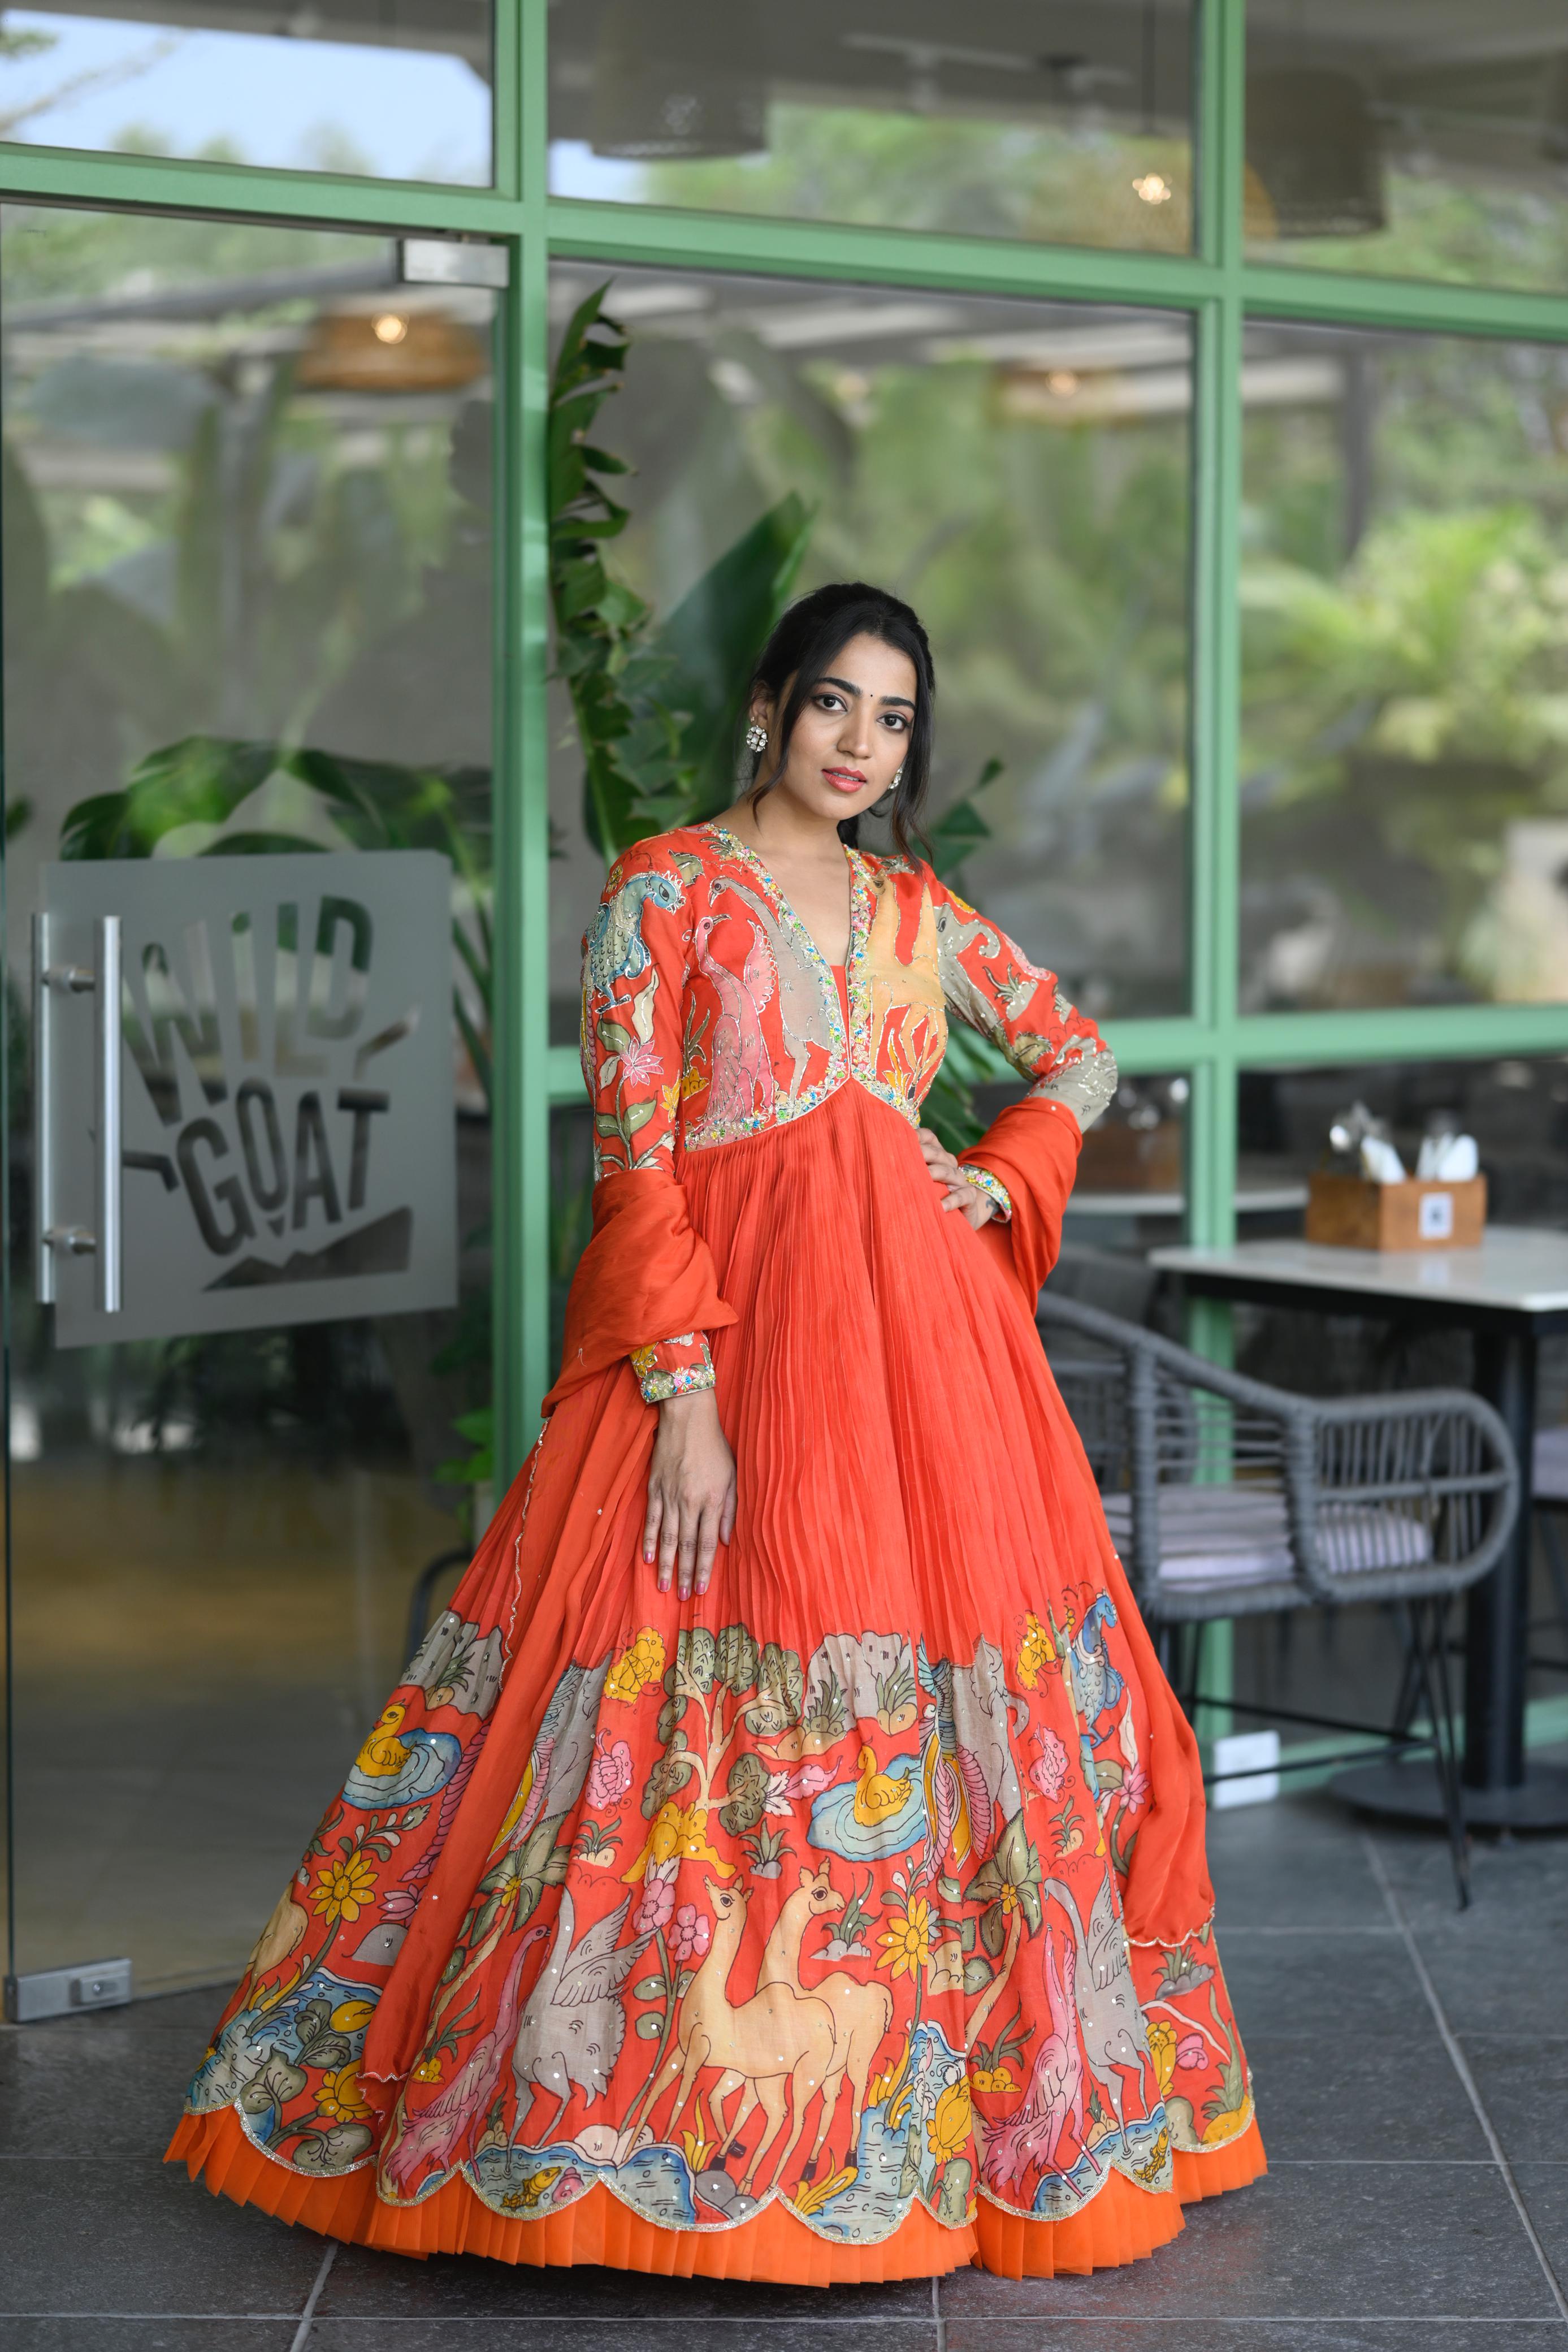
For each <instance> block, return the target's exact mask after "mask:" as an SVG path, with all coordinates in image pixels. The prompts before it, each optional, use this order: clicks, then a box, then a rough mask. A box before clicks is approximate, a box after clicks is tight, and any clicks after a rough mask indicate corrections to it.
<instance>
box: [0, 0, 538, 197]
mask: <svg viewBox="0 0 1568 2352" xmlns="http://www.w3.org/2000/svg"><path fill="white" fill-rule="evenodd" d="M493 16H494V12H493V8H492V5H491V0H383V5H379V6H378V7H377V8H376V9H375V10H374V11H373V12H370V11H366V10H365V9H363V8H362V7H361V6H358V5H355V0H325V5H322V6H320V7H314V6H313V7H311V8H308V9H300V10H291V11H289V10H278V11H276V12H274V13H273V14H271V15H270V16H269V15H268V13H267V11H265V10H257V9H255V8H250V7H245V6H241V5H235V0H105V5H102V6H93V5H87V6H78V7H76V8H73V9H71V10H69V11H66V10H56V9H48V10H45V9H35V8H25V9H16V8H13V9H7V11H6V13H5V29H4V32H3V33H0V139H9V140H20V141H25V142H31V141H38V142H42V143H43V144H45V145H47V146H51V147H84V148H92V149H98V150H102V149H110V150H112V151H116V152H121V153H132V154H144V155H189V156H199V157H204V158H206V159H209V160H211V161H213V162H217V163H259V164H270V165H273V166H290V167H292V168H293V169H295V170H297V171H312V172H340V173H350V174H353V175H356V176H359V175H363V176H367V177H371V178H374V179H393V180H434V181H440V182H443V183H445V184H462V185H465V186H487V185H488V184H489V182H490V178H491V103H490V81H491V41H492V25H493Z"/></svg>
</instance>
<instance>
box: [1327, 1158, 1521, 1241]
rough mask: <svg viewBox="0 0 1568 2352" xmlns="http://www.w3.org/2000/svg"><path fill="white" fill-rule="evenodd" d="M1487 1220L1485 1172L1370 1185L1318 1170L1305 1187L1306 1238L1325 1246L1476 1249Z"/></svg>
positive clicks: (1359, 1178)
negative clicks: (1450, 1178) (1448, 1179)
mask: <svg viewBox="0 0 1568 2352" xmlns="http://www.w3.org/2000/svg"><path fill="white" fill-rule="evenodd" d="M1486 1221H1487V1180H1486V1178H1485V1177H1484V1176H1469V1177H1467V1178H1466V1179H1465V1180H1464V1181H1462V1182H1460V1183H1457V1184H1455V1183H1445V1182H1443V1181H1441V1180H1440V1179H1436V1178H1433V1179H1422V1178H1418V1177H1407V1178H1406V1180H1405V1181H1404V1182H1403V1183H1400V1184H1375V1183H1373V1182H1372V1181H1371V1180H1370V1178H1368V1177H1365V1176H1335V1175H1333V1174H1331V1173H1330V1172H1329V1171H1327V1170H1326V1169H1320V1170H1318V1171H1316V1172H1315V1173H1314V1174H1313V1175H1312V1178H1311V1179H1310V1181H1309V1183H1308V1188H1307V1223H1306V1235H1307V1239H1308V1241H1310V1242H1322V1243H1323V1244H1325V1245H1326V1246H1327V1247H1328V1248H1330V1249H1368V1250H1440V1249H1479V1247H1480V1239H1481V1228H1482V1227H1483V1226H1484V1225H1485V1223H1486Z"/></svg>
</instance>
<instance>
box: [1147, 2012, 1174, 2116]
mask: <svg viewBox="0 0 1568 2352" xmlns="http://www.w3.org/2000/svg"><path fill="white" fill-rule="evenodd" d="M1149 2055H1150V2057H1151V2058H1152V2059H1153V2060H1154V2062H1155V2076H1156V2078H1157V2079H1158V2082H1159V2086H1160V2096H1161V2098H1162V2099H1163V2098H1164V2097H1165V2095H1166V2092H1167V2091H1168V2090H1169V2089H1170V2086H1171V2077H1172V2075H1173V2074H1175V2073H1176V2028H1175V2027H1174V2026H1173V2025H1167V2024H1166V2021H1165V2019H1164V2018H1163V2017H1156V2018H1155V2021H1154V2023H1153V2024H1152V2025H1151V2026H1150V2028H1149Z"/></svg>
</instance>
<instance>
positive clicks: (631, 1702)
mask: <svg viewBox="0 0 1568 2352" xmlns="http://www.w3.org/2000/svg"><path fill="white" fill-rule="evenodd" d="M663 1675H664V1642H663V1641H662V1639H661V1638H660V1635H659V1633H658V1631H657V1629H656V1628H655V1627H654V1626H652V1625H644V1626H643V1630H642V1632H641V1633H639V1634H638V1636H637V1638H636V1640H635V1641H634V1642H631V1643H628V1644H627V1646H626V1648H625V1649H623V1650H622V1653H621V1655H620V1656H619V1657H618V1658H617V1659H616V1661H615V1664H613V1665H612V1667H611V1669H610V1673H609V1675H608V1677H607V1679H606V1681H605V1685H604V1696H605V1697H606V1698H614V1699H619V1700H620V1702H621V1704H622V1706H636V1704H637V1701H638V1700H639V1699H640V1698H641V1697H642V1696H643V1692H644V1691H645V1690H646V1689H647V1687H648V1685H649V1684H650V1683H656V1682H658V1681H659V1680H660V1679H661V1677H662V1676H663Z"/></svg>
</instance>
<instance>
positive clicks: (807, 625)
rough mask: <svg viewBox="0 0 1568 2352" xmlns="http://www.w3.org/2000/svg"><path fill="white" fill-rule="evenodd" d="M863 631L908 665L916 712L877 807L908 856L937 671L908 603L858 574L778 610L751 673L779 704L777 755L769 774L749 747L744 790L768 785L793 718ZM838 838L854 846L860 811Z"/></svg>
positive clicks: (751, 795)
mask: <svg viewBox="0 0 1568 2352" xmlns="http://www.w3.org/2000/svg"><path fill="white" fill-rule="evenodd" d="M861 636H865V637H880V638H881V640H882V642H883V645H886V646H895V647H896V648H897V650H898V651H899V652H900V653H901V654H907V655H908V656H909V659H910V661H911V663H912V664H913V665H914V669H915V680H916V686H915V718H914V720H913V722H912V723H911V726H910V730H909V736H908V749H907V750H906V751H905V752H904V772H903V774H902V776H901V777H900V779H899V782H898V785H897V787H896V789H895V791H894V796H893V805H892V807H891V808H890V809H888V810H886V811H885V812H883V814H885V815H886V817H887V823H888V827H889V830H890V831H891V833H892V835H893V838H894V845H895V847H896V848H897V850H898V852H899V855H900V856H903V857H907V856H910V855H911V848H910V836H911V835H912V834H918V831H919V824H920V811H921V807H922V805H923V803H924V802H925V788H926V785H927V784H928V783H929V782H930V778H931V744H932V735H933V711H932V704H933V701H934V700H935V698H936V668H935V666H934V665H933V663H932V659H931V644H930V640H929V638H928V637H927V636H926V635H925V630H924V629H923V628H922V626H921V625H920V622H919V620H918V619H917V618H916V616H915V614H914V613H913V612H912V611H911V609H910V607H909V606H908V605H907V604H903V603H901V601H900V600H899V598H898V597H896V596H891V595H889V593H888V592H887V590H886V589H885V588H873V587H871V586H870V585H869V584H868V583H866V582H865V581H863V580H836V581H834V582H833V583H832V584H831V586H830V587H827V588H813V589H812V591H811V593H810V595H809V596H802V597H800V599H799V600H798V601H797V602H796V603H795V604H791V605H790V606H789V611H788V612H787V613H786V614H784V615H783V618H782V619H781V620H780V621H779V625H778V627H777V628H776V629H775V630H774V632H773V635H771V636H770V637H769V638H768V643H767V644H766V645H765V646H763V648H762V651H761V653H760V654H759V655H758V657H757V666H756V667H755V669H754V670H753V671H752V674H751V688H752V692H753V693H755V692H756V690H757V688H758V687H759V686H760V687H761V688H764V690H765V691H766V692H767V693H768V695H769V696H771V697H772V698H773V701H774V704H775V707H776V709H777V710H778V718H777V720H776V722H775V727H774V743H775V746H776V748H777V754H778V756H777V761H776V764H775V766H774V770H773V772H772V774H771V775H770V776H764V775H763V774H762V772H761V770H762V754H761V752H759V751H758V752H753V753H751V754H750V755H749V756H750V758H751V761H752V778H751V782H750V783H749V785H747V787H745V790H746V793H747V798H748V799H749V800H750V801H751V802H753V803H756V802H758V801H759V800H761V799H763V798H764V797H765V796H766V795H767V794H768V793H770V792H771V791H772V790H773V787H774V785H775V784H776V783H777V782H779V778H780V776H781V775H782V774H783V772H784V763H785V761H787V760H788V759H789V739H790V737H791V736H792V735H793V733H794V731H795V722H796V720H797V719H799V718H800V713H801V712H802V710H804V709H805V708H806V705H807V703H808V702H809V701H810V698H811V695H812V693H813V692H814V691H815V689H816V688H817V687H818V685H819V684H820V683H821V679H822V678H823V677H824V676H825V675H826V674H827V673H828V672H829V671H830V670H831V668H832V667H833V664H834V663H835V662H836V661H837V659H838V657H839V656H840V654H841V653H842V651H843V649H844V647H845V646H847V645H848V644H849V642H850V639H851V638H852V637H861ZM786 688H788V689H789V690H788V692H787V693H786V691H785V689H786ZM879 805H880V804H879ZM839 837H840V839H841V841H843V842H845V843H847V845H849V847H850V848H851V849H855V848H858V846H859V845H860V818H859V817H858V816H850V817H845V818H844V819H843V820H842V821H841V824H840V826H839Z"/></svg>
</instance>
